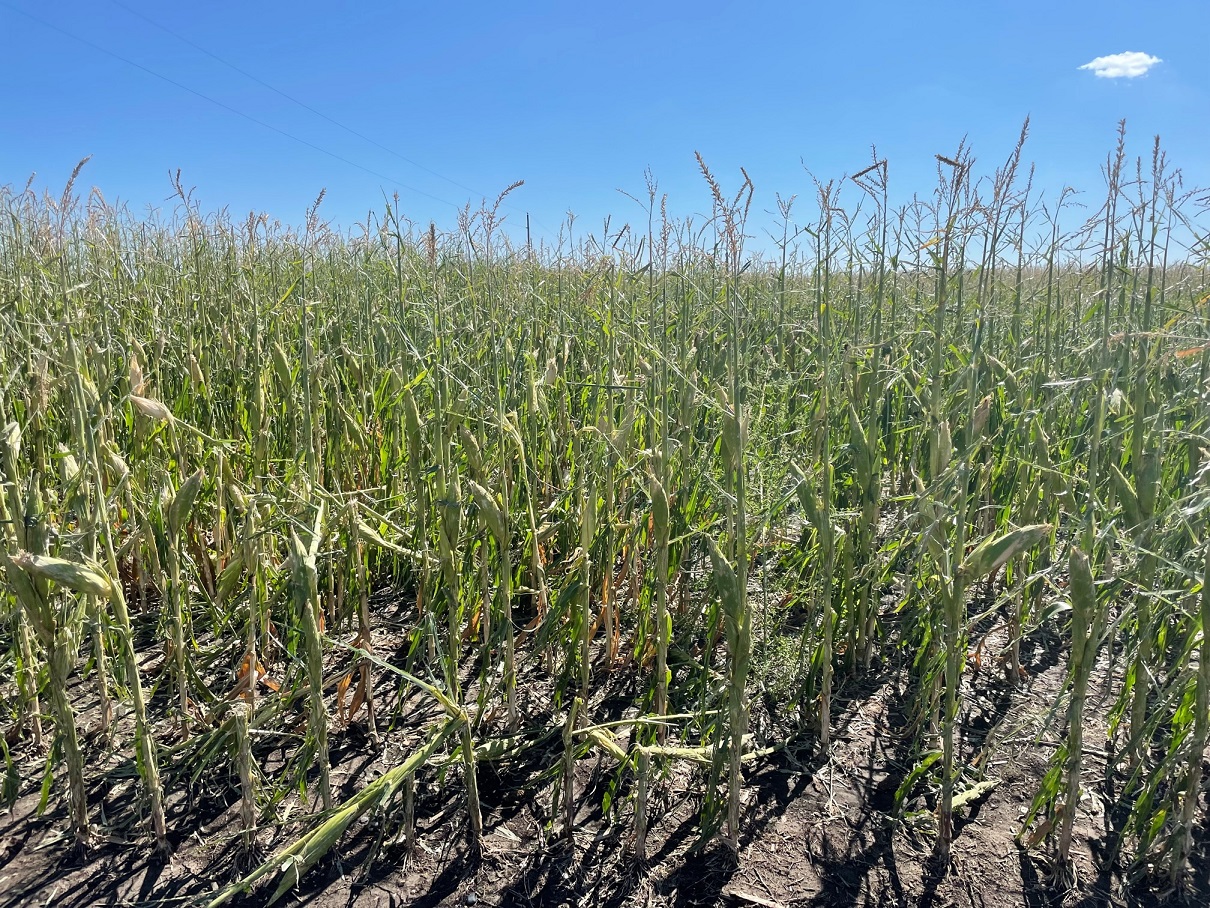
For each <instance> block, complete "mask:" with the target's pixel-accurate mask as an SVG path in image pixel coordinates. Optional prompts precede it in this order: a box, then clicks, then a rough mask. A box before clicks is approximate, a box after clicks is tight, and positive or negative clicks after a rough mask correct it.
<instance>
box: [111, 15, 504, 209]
mask: <svg viewBox="0 0 1210 908" xmlns="http://www.w3.org/2000/svg"><path fill="white" fill-rule="evenodd" d="M110 2H111V3H112V4H113V5H114V6H117V7H119V8H121V9H124V10H125V11H126V12H128V13H130V14H131V15H132V16H137V17H138V18H140V19H142V20H143V21H144V22H146V23H148V24H149V25H152V26H154V27H156V28H158V29H159V30H160V31H162V32H164V33H165V34H168V35H171V36H172V37H174V38H176V39H177V40H178V41H180V42H182V43H184V44H188V45H189V46H190V47H192V48H193V49H194V50H196V51H197V52H198V53H202V54H205V55H206V56H207V57H209V58H210V59H212V60H216V61H218V62H219V63H221V64H223V66H226V67H227V68H228V69H232V70H234V71H235V72H237V73H239V74H240V75H241V76H243V77H244V78H246V79H251V80H252V81H253V82H255V83H256V84H257V85H260V86H261V87H263V88H267V89H268V90H269V91H271V92H273V93H274V94H277V95H280V96H281V97H283V98H285V99H286V100H287V101H290V102H291V103H293V104H297V105H298V106H299V107H301V108H302V109H303V110H306V111H309V112H310V113H313V114H314V115H315V116H317V117H319V118H320V119H322V120H327V121H328V122H329V123H331V124H332V125H333V126H336V127H337V128H339V129H343V130H344V131H345V132H347V133H348V134H349V135H352V136H356V137H357V138H359V139H361V140H362V141H365V142H369V143H370V144H371V145H373V146H374V147H375V148H379V149H381V150H382V151H385V152H386V153H387V154H390V155H394V156H395V157H397V158H398V159H399V160H401V161H403V162H404V163H406V164H411V165H412V166H413V167H418V168H419V169H421V170H423V171H424V172H425V173H428V174H431V175H432V176H435V177H437V178H438V179H439V180H444V181H445V182H447V183H449V184H451V185H453V186H457V187H458V188H459V189H465V190H466V191H467V192H469V193H471V194H472V195H478V196H483V195H484V194H483V193H481V192H479V191H478V190H476V189H472V188H471V187H470V186H467V185H465V184H463V183H459V182H458V181H457V180H455V179H453V178H452V177H447V176H446V175H445V174H442V173H438V172H437V171H436V170H433V169H432V168H431V167H426V166H425V165H423V164H421V163H420V162H419V161H413V160H412V159H411V158H409V157H406V156H404V155H402V154H400V153H399V152H397V151H395V150H394V149H393V148H389V147H387V146H386V145H383V144H382V143H381V142H379V141H377V140H375V139H372V138H371V137H370V136H367V135H366V134H365V133H362V132H358V131H357V130H356V129H353V127H351V126H346V125H345V124H344V123H341V122H340V121H339V120H336V119H333V118H332V117H330V116H328V115H327V114H326V113H324V112H323V111H321V110H316V109H315V108H314V107H312V106H311V105H310V104H307V103H306V102H305V101H300V100H299V99H298V98H296V97H294V96H293V95H291V94H288V93H287V92H284V91H282V90H281V89H280V88H278V87H277V86H276V85H271V84H270V83H268V82H266V81H265V80H264V79H262V78H260V77H259V76H257V75H254V74H253V73H250V72H248V71H247V70H246V69H242V68H241V67H239V66H236V65H235V64H234V63H232V62H230V61H229V60H225V59H223V58H222V57H220V56H219V55H218V54H215V53H212V52H211V51H209V50H207V49H206V48H204V47H202V46H201V45H200V44H198V43H197V42H195V41H192V40H190V39H189V38H186V37H185V36H184V35H182V34H179V33H178V32H175V31H173V30H172V29H170V28H169V27H168V26H166V25H161V24H160V23H159V22H156V21H155V20H154V19H152V18H150V17H149V16H146V15H144V14H143V13H141V12H139V11H138V10H135V9H131V8H130V7H129V6H127V5H126V4H125V3H121V2H119V0H110Z"/></svg>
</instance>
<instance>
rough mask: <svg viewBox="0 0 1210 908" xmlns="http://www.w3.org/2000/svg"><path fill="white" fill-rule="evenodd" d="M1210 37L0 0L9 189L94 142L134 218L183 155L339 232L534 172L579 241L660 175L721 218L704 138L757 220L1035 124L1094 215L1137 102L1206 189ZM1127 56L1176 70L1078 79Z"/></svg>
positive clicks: (541, 194)
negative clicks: (387, 204) (704, 167)
mask: <svg viewBox="0 0 1210 908" xmlns="http://www.w3.org/2000/svg"><path fill="white" fill-rule="evenodd" d="M22 11H24V13H27V14H31V15H32V16H35V17H36V18H37V20H38V21H35V19H32V18H29V16H28V15H23V14H22ZM142 17H146V18H142ZM149 20H150V21H149ZM157 25H158V26H163V28H160V27H157ZM56 29H59V30H56ZM163 29H168V31H165V30H163ZM170 32H171V33H175V35H174V34H171V33H170ZM1207 34H1210V3H1206V2H1205V0H1183V2H1162V0H1157V2H1149V3H1142V2H1138V0H1133V2H1129V3H1122V2H1114V0H1108V2H1106V0H1099V2H1095V3H1091V2H1084V0H1049V2H1044V3H1039V2H1032V0H1030V2H983V0H965V2H959V3H950V2H942V3H901V2H875V0H871V2H865V3H854V2H842V3H814V2H801V3H760V2H749V3H744V4H738V3H722V2H710V0H698V2H695V3H693V4H687V3H633V2H629V0H615V2H610V3H608V4H593V3H519V2H515V3H512V4H499V3H477V2H475V3H471V2H467V3H457V2H450V3H434V2H425V3H414V2H400V3H385V2H362V3H312V2H307V0H298V2H293V3H279V2H255V3H249V2H247V0H243V2H239V3H235V2H228V0H215V2H207V3H189V4H177V3H169V4H164V3H152V2H149V0H120V2H115V0H93V2H88V3H83V2H74V0H72V2H40V0H0V46H3V47H4V49H5V52H4V54H3V55H0V79H3V84H4V85H5V86H6V87H7V89H8V90H7V92H6V103H5V110H4V113H3V115H2V116H0V184H3V183H13V184H18V185H23V184H24V182H25V180H26V179H27V178H28V176H29V175H30V173H31V172H36V173H37V175H38V176H37V182H36V185H38V186H39V187H43V188H50V189H52V190H59V189H61V187H62V185H63V183H64V181H65V180H66V179H67V177H68V175H69V174H70V172H71V170H72V167H73V166H74V165H75V163H76V162H77V161H78V160H79V159H80V158H82V157H84V156H85V155H89V154H91V155H93V159H92V161H91V162H90V163H89V164H88V166H87V168H86V170H85V171H84V174H83V176H82V177H81V181H82V183H84V184H86V185H88V186H92V185H95V186H98V187H99V188H100V189H101V191H102V192H103V193H104V195H105V197H106V198H107V199H109V200H110V201H113V200H114V199H121V200H123V201H125V202H126V203H127V204H128V205H129V206H130V207H131V209H132V210H134V211H136V212H140V211H143V210H145V209H146V208H147V207H148V206H153V207H160V208H170V207H171V204H172V203H171V202H166V201H165V199H166V198H167V197H168V196H169V195H170V194H171V186H170V183H169V180H168V173H169V171H170V170H175V169H177V168H180V169H181V170H182V178H183V180H184V182H185V184H186V185H187V186H191V187H196V198H197V199H198V201H199V202H200V204H201V206H202V208H203V209H205V210H214V209H217V208H221V207H227V208H229V209H230V211H231V212H232V213H233V214H236V215H239V216H242V215H243V214H245V213H247V212H248V211H249V210H257V211H265V212H268V213H269V214H271V215H272V216H274V217H276V218H279V219H281V220H283V221H286V222H291V223H299V222H301V221H302V219H303V216H304V212H305V211H306V209H307V207H308V206H309V205H310V204H311V202H312V201H313V200H314V198H315V196H316V195H317V193H318V192H319V190H320V189H321V188H326V189H327V196H326V199H325V201H324V204H323V207H322V209H321V214H322V215H323V216H324V217H326V218H327V219H330V220H331V221H333V222H334V224H335V225H337V226H341V227H350V226H352V225H353V223H354V222H356V221H359V220H361V219H363V218H364V216H365V213H366V212H367V211H368V210H369V209H371V208H372V209H375V210H379V211H381V209H382V207H383V194H384V193H386V194H387V195H391V194H393V193H395V192H398V193H399V194H400V198H401V202H402V207H403V211H404V214H405V215H407V216H409V217H410V218H412V219H413V220H415V221H417V222H419V223H427V222H428V220H430V219H433V220H435V221H436V222H437V223H438V225H439V226H440V227H442V228H449V227H453V226H454V225H455V224H456V216H455V210H456V206H460V205H462V204H464V203H465V202H467V201H468V200H469V201H472V202H474V203H476V204H477V203H478V202H479V200H480V198H481V197H482V196H488V197H492V196H494V195H495V194H496V193H497V192H498V191H499V190H500V189H502V188H503V187H505V186H507V185H508V184H509V183H511V182H513V181H514V180H518V179H524V180H525V181H526V183H525V186H524V187H522V188H521V189H519V190H517V192H516V193H514V195H513V196H512V197H511V198H510V206H509V210H508V211H507V212H506V213H507V215H508V223H509V224H510V225H511V227H512V228H513V230H514V231H515V230H517V229H518V228H519V227H521V226H522V225H523V224H524V217H525V213H526V212H528V213H530V214H531V215H532V217H533V220H534V230H535V233H536V234H539V235H546V236H550V235H551V234H552V233H553V232H554V231H556V230H557V229H558V227H559V225H560V223H561V222H562V221H563V220H564V217H565V214H566V212H568V211H569V210H570V211H573V212H575V213H576V215H577V222H576V230H577V232H579V231H597V232H599V230H600V225H601V221H602V219H603V218H604V217H605V216H606V215H607V214H613V216H614V219H615V220H614V227H615V228H616V227H617V226H618V224H619V223H621V222H623V221H626V220H633V221H635V222H641V221H643V220H645V218H644V216H643V214H642V212H641V210H640V209H639V207H638V206H637V205H635V203H633V202H632V201H630V200H628V199H627V198H625V197H624V196H623V195H621V194H619V193H618V191H617V190H618V189H625V190H627V191H629V192H631V193H632V194H635V195H639V196H642V194H643V191H644V178H643V174H644V170H645V169H646V168H648V167H650V168H651V169H652V171H653V172H654V174H655V177H656V178H657V179H658V181H659V184H660V189H661V191H662V192H667V193H668V194H669V206H670V210H671V211H672V212H673V213H674V214H677V215H687V214H692V213H695V212H705V211H708V209H709V206H710V196H709V192H708V190H707V188H706V186H705V184H704V183H703V181H702V179H701V177H700V175H699V174H698V172H697V168H696V164H695V161H694V152H695V151H700V152H701V153H702V154H703V155H704V157H705V159H706V161H707V163H708V164H709V165H710V166H711V168H712V169H713V170H714V171H715V173H716V174H717V175H718V176H719V178H720V179H721V181H722V183H723V185H724V188H735V187H737V186H738V180H739V175H738V168H739V167H740V166H741V165H742V166H744V167H745V168H746V169H747V170H748V173H749V174H751V176H752V178H753V181H754V182H755V185H756V190H757V193H756V198H755V201H754V205H753V210H754V222H753V226H754V228H756V229H757V230H759V229H760V228H761V227H763V226H764V225H765V224H766V223H769V222H771V219H769V218H767V217H765V216H764V215H762V214H761V213H760V212H762V211H763V210H766V209H773V208H774V207H775V197H774V193H775V192H780V193H781V194H782V195H784V196H788V195H792V194H795V193H797V194H798V195H799V196H800V197H809V196H811V195H812V193H813V190H812V183H811V179H810V176H809V175H808V174H807V172H806V171H805V170H804V164H805V165H806V166H807V167H809V168H810V170H811V171H812V172H813V173H815V174H816V175H818V176H820V177H822V178H824V179H830V178H833V177H839V176H842V175H844V174H847V173H853V172H855V171H857V170H859V169H861V168H862V167H864V166H865V165H866V164H868V163H869V161H870V157H869V154H870V145H871V144H875V145H877V148H878V152H879V154H880V155H881V156H885V157H887V158H888V159H889V161H890V178H891V187H892V192H893V194H894V195H895V196H896V197H898V198H901V199H905V198H907V197H910V195H911V194H912V193H913V192H919V193H921V194H926V193H928V192H929V191H930V190H931V188H932V186H933V183H934V180H935V166H936V165H935V162H934V160H933V155H934V153H937V152H942V153H951V152H952V151H953V150H954V148H955V147H956V145H957V143H958V142H959V140H961V139H962V138H963V137H964V136H966V137H968V139H969V142H970V143H971V145H972V146H973V148H974V153H975V156H976V158H977V159H978V161H979V168H978V169H979V170H981V171H983V172H990V171H991V169H992V168H993V167H994V166H995V164H997V163H999V162H1001V161H1002V160H1003V159H1004V158H1005V156H1006V155H1007V154H1008V153H1009V151H1010V150H1011V148H1012V145H1013V142H1014V140H1015V138H1016V136H1017V133H1018V131H1019V129H1020V126H1021V122H1022V120H1023V119H1024V117H1025V116H1026V115H1027V114H1028V115H1030V116H1031V117H1032V130H1031V138H1030V141H1029V144H1028V145H1027V149H1026V157H1027V159H1028V160H1030V161H1033V162H1035V163H1036V164H1037V167H1038V171H1037V184H1038V185H1039V186H1041V187H1044V188H1046V189H1047V190H1048V191H1049V192H1051V193H1057V191H1058V189H1060V188H1061V187H1062V186H1063V185H1064V184H1070V185H1074V186H1076V187H1077V188H1080V189H1082V190H1085V191H1087V193H1088V200H1089V202H1090V204H1091V203H1093V202H1094V200H1095V198H1096V197H1098V196H1099V194H1100V191H1101V185H1102V182H1101V175H1100V167H1101V165H1102V164H1103V162H1104V159H1105V155H1106V153H1107V152H1108V151H1109V150H1110V148H1111V146H1112V143H1113V140H1114V131H1115V128H1116V123H1117V121H1118V120H1119V119H1121V118H1123V117H1124V118H1126V120H1127V125H1128V132H1129V136H1130V150H1131V152H1132V153H1133V154H1143V155H1146V154H1148V153H1149V150H1150V143H1151V138H1152V136H1153V135H1155V134H1156V133H1158V134H1160V136H1161V137H1162V139H1163V141H1164V145H1165V147H1166V148H1167V149H1168V151H1169V156H1170V159H1171V161H1172V162H1173V164H1175V165H1176V166H1179V167H1181V168H1182V169H1183V170H1184V171H1185V173H1186V174H1187V179H1188V181H1190V182H1193V183H1197V184H1203V185H1204V184H1207V183H1210V69H1208V68H1207V67H1206V65H1205V63H1206V48H1205V36H1206V35H1207ZM69 35H72V36H76V38H83V39H85V40H86V41H87V42H89V43H82V42H81V41H79V40H77V39H76V38H73V37H69ZM177 36H182V37H184V38H186V39H187V40H188V41H189V42H192V45H196V47H195V46H191V44H189V43H185V42H184V41H182V40H180V38H179V37H177ZM199 48H201V49H202V50H199ZM204 51H205V52H204ZM1126 51H1134V52H1139V53H1142V54H1147V55H1152V56H1154V57H1158V58H1160V59H1161V61H1162V62H1160V63H1156V64H1155V65H1153V66H1152V67H1151V68H1150V69H1149V71H1148V72H1147V73H1146V74H1145V75H1143V76H1140V77H1137V78H1099V77H1097V76H1096V75H1095V74H1094V73H1093V72H1092V71H1090V70H1081V69H1080V68H1079V67H1080V66H1081V65H1082V64H1085V63H1088V62H1089V61H1091V60H1092V59H1094V58H1096V57H1101V56H1105V55H1111V54H1119V53H1122V52H1126ZM206 52H209V54H212V55H215V56H217V57H220V58H222V60H224V61H227V62H228V63H230V64H234V66H236V67H238V68H239V69H241V70H244V71H245V72H246V73H249V74H251V75H252V76H254V77H256V79H259V80H262V81H263V82H265V83H269V84H270V85H272V86H273V87H275V88H277V89H279V90H280V91H281V92H284V93H286V94H288V95H290V96H291V97H293V98H296V99H299V100H301V101H303V102H304V103H305V104H306V105H308V106H309V107H311V108H313V110H314V111H318V112H319V113H321V114H323V115H326V117H328V118H331V120H334V121H336V122H337V123H339V124H341V125H343V126H347V127H349V128H351V129H353V130H355V131H356V132H358V133H361V134H362V135H363V136H365V137H368V138H369V139H371V140H373V141H372V142H370V141H366V140H365V139H364V138H361V137H358V136H355V135H353V134H351V133H349V132H347V131H345V130H344V129H342V128H341V126H340V125H336V123H333V122H331V120H328V119H323V118H322V117H320V116H317V115H316V113H314V112H313V111H312V110H307V109H305V108H303V107H301V106H299V105H297V104H295V103H293V102H291V101H290V100H287V99H286V98H285V97H283V96H282V95H281V94H278V93H275V92H274V91H272V90H270V89H269V88H266V87H265V86H264V85H262V84H260V83H258V82H257V81H254V80H253V79H250V78H248V76H246V75H244V74H242V73H240V72H238V71H236V70H235V69H232V68H230V67H229V66H227V65H224V64H223V63H222V62H219V61H218V60H216V59H215V58H214V57H212V56H210V55H208V54H207V53H206ZM112 55H118V56H119V57H122V58H125V60H126V61H131V62H133V63H137V64H138V65H139V66H140V67H143V69H140V68H138V67H136V66H133V65H131V62H124V61H123V60H121V59H117V58H116V57H115V56H112ZM149 71H150V72H149ZM152 73H155V74H158V75H159V76H163V77H167V78H168V79H171V80H173V82H176V83H179V84H176V85H174V84H171V83H169V82H167V81H164V80H163V79H161V78H158V77H157V75H153V74H152ZM181 86H185V87H187V88H188V89H192V90H193V91H195V92H198V93H200V94H202V95H205V96H207V97H208V98H210V99H213V100H214V101H217V102H220V103H221V104H222V105H225V107H220V106H218V105H216V104H214V103H212V102H211V101H209V100H206V99H204V98H202V97H199V96H198V95H197V94H192V93H190V91H188V90H186V88H183V87H181ZM227 108H230V109H227ZM233 110H234V111H239V112H240V113H242V114H245V115H246V116H247V117H251V118H254V119H255V120H259V121H262V122H263V123H264V124H268V125H269V126H271V127H274V128H276V129H277V130H281V131H282V132H286V133H289V134H291V135H292V136H295V137H297V138H299V139H303V140H305V141H306V142H309V143H311V145H313V146H318V148H321V149H324V150H325V151H327V152H330V153H331V155H337V156H339V157H340V158H342V159H344V160H338V159H337V158H335V157H332V156H331V155H329V154H326V153H324V152H323V151H319V150H317V149H316V148H313V147H309V146H308V145H304V144H301V143H300V142H298V141H294V140H292V139H291V138H288V137H286V136H285V135H282V134H281V132H275V131H273V130H272V129H269V128H266V127H265V126H262V125H259V124H257V123H254V122H252V121H251V120H249V119H247V118H245V117H243V116H240V115H239V114H237V113H234V112H233ZM397 155H398V156H397ZM400 156H402V157H400ZM402 158H406V159H408V160H403V159H402ZM350 162H352V163H350ZM354 165H358V166H359V167H361V168H365V170H362V169H358V166H354ZM417 165H419V166H417ZM366 170H369V171H374V173H367V172H366ZM384 177H386V178H389V179H384ZM417 190H418V191H417ZM800 204H805V203H800ZM805 213H806V212H805V211H804V214H805ZM757 242H758V244H759V242H760V241H759V240H758V241H757Z"/></svg>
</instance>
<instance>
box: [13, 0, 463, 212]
mask: <svg viewBox="0 0 1210 908" xmlns="http://www.w3.org/2000/svg"><path fill="white" fill-rule="evenodd" d="M0 7H4V8H5V9H7V10H9V11H11V12H14V13H17V14H19V15H22V16H24V17H25V18H27V19H30V20H32V21H34V22H37V23H38V24H39V25H41V26H43V27H44V28H49V29H50V30H51V31H55V32H58V33H59V34H61V35H64V36H66V37H68V38H71V39H72V40H73V41H78V42H79V43H81V44H84V45H86V46H88V47H91V48H92V49H93V50H95V51H98V52H99V53H102V54H105V55H106V56H110V57H113V58H114V59H115V60H120V61H122V62H123V63H125V64H127V65H128V66H133V67H134V68H135V69H139V70H142V71H143V72H145V73H147V74H148V75H150V76H154V77H155V78H157V79H160V80H161V81H164V82H167V83H168V84H169V85H173V86H175V87H177V88H179V89H181V90H183V91H187V92H189V93H190V94H191V95H196V96H197V97H199V98H201V99H202V100H204V101H209V102H210V103H211V104H213V105H215V106H216V107H221V108H222V109H223V110H225V111H227V112H228V113H233V114H235V115H236V116H237V117H242V118H243V119H245V120H247V121H249V122H250V123H255V124H256V125H257V126H260V127H263V128H264V129H268V130H270V131H272V132H275V133H277V134H278V135H281V136H285V137H286V138H287V139H290V140H292V141H294V142H298V143H299V144H300V145H305V146H307V147H308V148H310V149H313V150H314V151H318V152H319V153H320V154H325V155H327V156H328V157H330V158H333V159H335V160H337V161H340V162H341V163H342V164H347V165H348V166H350V167H354V168H356V169H357V170H360V171H362V172H363V173H368V174H370V175H371V176H374V177H378V179H380V180H385V181H386V182H388V183H391V184H392V185H394V186H398V187H399V188H400V189H406V190H408V191H409V192H413V193H415V194H417V195H422V196H424V197H425V198H428V199H432V200H433V201H434V202H440V203H441V204H442V205H449V206H450V207H451V208H453V209H454V210H456V211H460V210H461V208H460V206H458V205H456V204H454V203H453V202H451V201H449V200H448V199H443V198H441V197H439V196H435V195H433V194H432V193H429V192H425V191H424V190H423V189H418V188H417V187H415V186H411V185H409V184H407V183H404V182H401V181H400V180H397V179H395V178H394V177H391V176H388V175H386V174H384V173H380V172H379V171H377V170H373V169H371V168H369V167H365V166H363V165H361V164H358V163H357V162H356V161H351V160H349V159H348V158H346V157H344V156H343V155H340V154H337V153H336V152H334V151H329V150H328V149H326V148H322V147H320V146H319V145H316V144H315V143H314V142H310V141H308V140H307V139H303V138H300V137H299V136H296V135H294V134H293V133H290V132H287V131H286V130H284V129H280V128H279V127H277V126H274V125H273V124H272V123H266V122H265V121H264V120H260V119H258V118H256V117H254V116H252V115H251V114H247V113H244V112H243V111H242V110H238V109H237V108H234V107H232V106H231V105H230V104H225V103H224V102H222V101H219V100H217V99H215V98H212V97H210V96H209V95H207V94H203V93H202V92H200V91H198V90H197V89H194V88H190V87H189V86H188V85H185V84H183V83H181V82H177V81H176V80H175V79H171V78H169V77H168V76H165V75H164V74H162V73H158V72H156V71H155V70H153V69H150V68H148V67H146V66H144V65H143V64H142V63H136V62H135V61H134V60H131V59H129V58H128V57H123V56H122V55H121V54H119V53H115V52H114V51H112V50H110V49H109V48H107V47H103V46H101V45H100V44H97V43H95V42H93V41H89V40H88V39H87V38H81V37H80V36H79V35H76V34H73V33H72V32H69V31H67V29H64V28H60V27H59V26H57V25H55V24H54V23H53V22H47V21H46V20H45V19H42V18H40V17H39V16H35V15H34V14H33V13H27V12H26V11H25V10H23V9H19V8H18V7H15V6H13V5H11V4H9V3H5V2H3V0H0ZM472 191H473V190H472Z"/></svg>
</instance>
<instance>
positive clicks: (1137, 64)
mask: <svg viewBox="0 0 1210 908" xmlns="http://www.w3.org/2000/svg"><path fill="white" fill-rule="evenodd" d="M1162 62H1163V61H1162V60H1160V58H1159V57H1153V56H1151V54H1145V53H1143V52H1142V51H1137V50H1128V51H1126V52H1125V53H1122V54H1110V55H1109V56H1107V57H1097V58H1096V59H1095V60H1091V61H1089V62H1088V63H1085V64H1084V65H1083V66H1081V67H1080V69H1091V70H1092V71H1093V72H1094V73H1095V74H1096V76H1097V78H1099V79H1136V78H1138V77H1139V76H1142V75H1146V73H1147V70H1149V69H1151V67H1153V66H1155V64H1157V63H1162Z"/></svg>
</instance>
